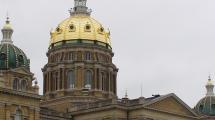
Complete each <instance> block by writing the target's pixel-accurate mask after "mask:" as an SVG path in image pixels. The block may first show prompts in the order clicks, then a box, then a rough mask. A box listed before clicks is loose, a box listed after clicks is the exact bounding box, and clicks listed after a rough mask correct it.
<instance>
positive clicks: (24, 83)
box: [21, 80, 27, 91]
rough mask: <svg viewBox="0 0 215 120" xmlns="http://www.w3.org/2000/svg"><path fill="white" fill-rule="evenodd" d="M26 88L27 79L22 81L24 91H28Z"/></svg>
mask: <svg viewBox="0 0 215 120" xmlns="http://www.w3.org/2000/svg"><path fill="white" fill-rule="evenodd" d="M26 88H27V83H26V80H22V81H21V90H22V91H26Z"/></svg>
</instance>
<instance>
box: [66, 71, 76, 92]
mask: <svg viewBox="0 0 215 120" xmlns="http://www.w3.org/2000/svg"><path fill="white" fill-rule="evenodd" d="M68 85H69V86H68V88H75V74H74V71H69V72H68Z"/></svg>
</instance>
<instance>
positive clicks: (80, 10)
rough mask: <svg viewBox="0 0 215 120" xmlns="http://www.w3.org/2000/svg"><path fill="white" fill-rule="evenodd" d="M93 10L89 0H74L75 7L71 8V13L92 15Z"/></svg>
mask: <svg viewBox="0 0 215 120" xmlns="http://www.w3.org/2000/svg"><path fill="white" fill-rule="evenodd" d="M91 12H92V10H91V9H88V7H87V0H74V8H72V9H71V10H70V15H71V16H73V15H90V14H91Z"/></svg>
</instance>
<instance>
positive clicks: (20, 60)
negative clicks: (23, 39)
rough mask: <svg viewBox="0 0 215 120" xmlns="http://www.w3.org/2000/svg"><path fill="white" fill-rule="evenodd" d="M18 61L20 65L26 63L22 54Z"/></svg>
mask: <svg viewBox="0 0 215 120" xmlns="http://www.w3.org/2000/svg"><path fill="white" fill-rule="evenodd" d="M18 61H19V65H24V58H23V56H22V55H19V57H18Z"/></svg>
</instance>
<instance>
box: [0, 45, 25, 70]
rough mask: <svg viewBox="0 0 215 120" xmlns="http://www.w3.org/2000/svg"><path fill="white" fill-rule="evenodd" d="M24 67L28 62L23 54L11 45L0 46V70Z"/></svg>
mask: <svg viewBox="0 0 215 120" xmlns="http://www.w3.org/2000/svg"><path fill="white" fill-rule="evenodd" d="M18 67H26V68H28V69H29V60H28V58H27V57H26V55H25V53H24V52H23V51H22V50H21V49H19V48H18V47H16V46H14V45H13V44H0V70H7V69H14V68H18Z"/></svg>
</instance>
